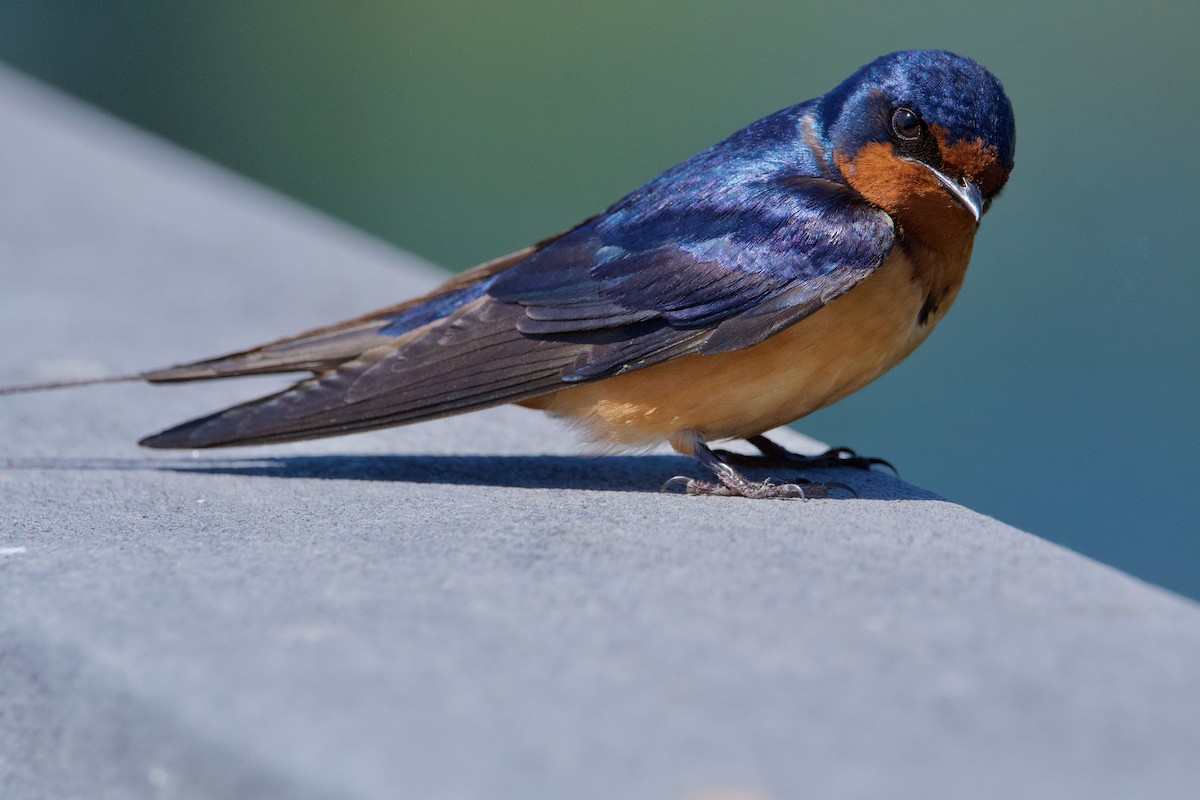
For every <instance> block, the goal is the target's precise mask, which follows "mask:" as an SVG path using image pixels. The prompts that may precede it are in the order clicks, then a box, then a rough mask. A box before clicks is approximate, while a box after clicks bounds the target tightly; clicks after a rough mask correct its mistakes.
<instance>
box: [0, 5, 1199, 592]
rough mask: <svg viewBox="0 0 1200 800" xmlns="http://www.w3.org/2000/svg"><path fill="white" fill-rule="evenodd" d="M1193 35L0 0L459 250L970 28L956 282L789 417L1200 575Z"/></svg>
mask: <svg viewBox="0 0 1200 800" xmlns="http://www.w3.org/2000/svg"><path fill="white" fill-rule="evenodd" d="M1198 34H1200V4H1197V3H1196V2H1195V1H1194V0H1188V1H1187V2H1144V3H1138V4H1130V3H1123V2H1113V1H1112V0H1106V1H1105V2H1098V3H1093V4H1088V5H1086V6H1084V5H1059V6H1053V5H1047V4H1041V3H1029V2H1018V3H1010V4H998V3H991V2H980V1H979V0H970V1H969V2H909V3H904V4H895V5H892V4H882V3H867V2H845V3H819V4H817V3H804V2H797V1H796V0H787V1H786V2H785V1H783V0H777V1H775V2H766V1H763V0H759V1H758V2H747V3H737V4H734V3H715V2H692V3H686V2H678V1H676V2H659V3H648V2H637V3H634V2H606V3H576V2H559V3H550V2H536V0H510V2H507V3H487V2H477V1H476V0H471V1H470V2H440V3H433V2H404V3H389V2H384V0H372V1H369V2H356V3H350V2H347V3H337V4H334V3H315V2H286V3H285V2H229V1H228V0H226V1H224V2H215V1H211V2H202V3H201V2H191V3H165V2H163V3H152V2H140V3H139V2H110V3H91V2H79V3H65V2H0V58H3V59H5V60H7V61H8V62H10V63H12V64H14V65H16V66H18V67H20V68H21V69H24V70H26V71H28V72H30V73H32V74H34V75H37V76H40V77H43V78H45V79H46V80H48V81H50V82H52V83H54V84H56V85H58V86H61V87H63V88H65V89H67V90H68V91H70V92H73V93H75V94H77V95H79V96H81V97H83V98H85V99H87V100H89V101H92V102H94V103H97V104H99V105H101V106H104V107H106V108H108V109H111V110H112V111H113V112H115V113H116V114H119V115H121V116H123V117H125V118H128V119H130V120H132V121H133V122H135V123H137V124H138V125H141V126H143V127H145V128H148V129H150V130H152V131H156V132H158V133H160V134H162V135H164V136H166V137H168V138H170V139H172V140H174V141H176V142H179V143H180V144H182V145H183V146H185V147H187V148H190V149H192V150H195V151H196V152H199V153H201V154H204V155H206V156H208V157H211V158H213V159H214V160H216V161H219V162H221V163H223V164H227V165H229V166H231V167H232V168H234V169H236V170H238V171H240V172H243V173H245V174H247V175H249V176H250V177H252V178H254V179H256V180H259V181H262V182H264V183H267V184H269V185H271V186H274V187H277V188H278V189H280V190H281V191H284V192H286V193H288V194H291V195H293V196H295V197H297V198H299V199H300V200H302V201H304V202H307V203H311V204H312V205H314V206H317V207H319V208H322V209H325V210H327V211H329V212H331V213H333V214H335V215H337V216H339V217H342V218H344V219H346V220H348V221H350V222H351V223H353V224H355V225H357V226H359V227H362V228H364V229H366V230H368V231H370V232H373V233H375V234H377V235H379V236H381V237H383V238H386V239H388V240H390V241H392V242H395V243H396V244H398V245H400V246H402V247H405V248H406V249H409V250H411V251H414V252H416V253H418V254H421V255H423V256H426V257H427V258H429V259H431V260H433V261H436V262H439V263H441V264H444V265H446V266H449V267H451V268H455V269H460V268H464V267H467V266H469V265H471V264H473V263H475V262H478V261H482V260H485V259H488V258H491V257H493V256H495V255H498V254H501V253H504V252H508V251H511V250H515V249H518V248H520V247H523V246H525V245H526V244H528V243H530V242H532V241H534V240H536V239H539V238H542V237H544V236H546V235H548V234H551V233H554V232H556V231H558V230H561V229H563V228H565V227H567V226H569V225H571V224H573V223H574V222H576V221H578V220H579V219H581V218H583V217H585V216H588V215H590V214H592V213H595V212H596V211H598V210H600V209H602V208H604V207H605V206H606V205H608V204H609V203H611V202H612V201H614V200H616V199H617V198H619V197H620V196H621V195H623V194H624V193H626V192H627V191H629V190H630V189H632V188H634V187H635V186H637V185H638V184H640V183H641V182H643V181H645V180H646V179H648V178H650V177H652V176H653V175H655V174H656V173H658V172H659V171H661V170H662V169H664V168H666V167H668V166H670V165H672V164H674V163H676V162H678V161H680V160H682V159H684V158H686V157H688V156H689V155H691V154H692V153H694V152H696V151H698V150H700V149H702V148H704V147H706V146H708V145H709V144H712V143H713V142H715V141H717V140H718V139H720V138H723V137H724V136H726V135H727V134H729V133H731V132H732V131H734V130H736V129H737V128H740V127H742V126H743V125H745V124H746V123H748V122H750V121H752V120H754V119H756V118H758V117H761V116H763V115H765V114H767V113H770V112H772V111H774V110H776V109H777V108H780V107H783V106H786V105H790V104H792V103H795V102H798V101H801V100H804V99H807V98H809V97H812V96H814V95H818V94H821V93H823V92H824V91H826V90H827V89H829V88H831V87H832V86H834V85H835V84H836V83H837V82H838V81H840V80H841V79H842V78H844V77H845V76H846V75H848V74H849V73H850V72H851V71H852V70H854V69H855V68H856V67H858V66H859V65H861V64H863V63H865V62H866V61H869V60H870V59H872V58H874V57H875V56H877V55H880V54H882V53H885V52H888V51H891V50H897V49H903V48H912V47H944V48H947V49H951V50H955V51H957V52H960V53H963V54H965V55H970V56H972V57H973V58H975V59H977V60H979V61H980V62H982V63H983V64H985V65H986V66H988V67H989V68H990V69H992V70H993V71H994V72H995V73H996V74H997V75H999V76H1000V78H1001V80H1003V81H1004V83H1005V85H1006V87H1007V88H1008V91H1009V94H1010V96H1011V97H1012V99H1013V103H1014V106H1015V108H1016V113H1017V128H1018V145H1017V167H1016V171H1015V172H1014V174H1013V178H1012V181H1011V182H1010V187H1009V188H1008V189H1007V190H1006V192H1005V194H1004V196H1003V197H1002V198H1001V199H1000V200H999V201H998V202H997V203H996V205H995V208H994V209H993V211H992V213H991V214H989V215H988V218H987V219H986V220H985V224H984V226H983V229H982V231H981V234H980V237H979V239H978V242H977V245H976V254H975V259H974V262H973V265H972V270H971V274H970V276H969V278H968V281H967V285H966V287H965V289H964V290H963V293H962V295H961V296H960V298H959V301H958V304H957V307H956V308H955V310H954V312H953V313H951V314H950V316H949V318H948V319H947V320H946V322H944V323H943V325H942V327H941V330H939V331H938V332H937V333H936V334H935V335H934V336H933V337H932V338H931V339H930V341H929V342H928V343H927V344H926V345H925V346H924V347H923V348H922V349H921V350H920V351H919V352H918V353H917V354H915V355H914V356H913V357H912V358H911V359H910V360H909V361H908V362H907V363H906V364H905V365H903V366H902V367H900V368H899V369H897V370H895V371H894V372H893V373H891V374H889V375H888V376H886V377H885V378H883V379H882V380H880V381H878V382H877V383H876V384H875V385H873V386H871V387H869V388H868V389H866V390H864V391H863V392H861V393H859V394H858V395H856V396H855V397H852V398H850V399H848V400H846V401H844V402H843V403H841V404H839V405H838V406H836V407H834V408H832V409H828V410H826V411H823V412H820V413H818V414H816V415H814V416H813V417H811V418H809V419H808V420H806V421H805V422H804V423H803V424H802V425H801V427H802V428H803V429H804V430H805V431H806V432H808V433H810V434H812V435H814V436H817V437H819V438H823V439H825V440H827V441H831V442H833V443H835V444H841V443H846V444H851V445H853V446H854V447H856V448H858V449H860V450H862V451H864V452H867V453H870V454H878V455H882V456H886V457H887V458H889V459H892V460H893V461H895V463H897V464H898V465H899V466H900V468H901V470H902V473H903V475H904V477H906V478H908V479H910V480H913V481H914V482H916V483H919V484H922V485H925V486H928V487H931V488H934V489H936V490H938V491H940V492H943V493H944V494H945V495H946V496H948V497H950V498H952V499H954V500H957V501H960V502H963V503H965V504H967V505H970V506H972V507H974V508H977V509H979V510H981V511H984V512H987V513H991V514H994V515H996V516H998V517H1000V518H1001V519H1004V520H1006V521H1009V522H1012V523H1014V524H1015V525H1018V526H1019V527H1023V528H1026V529H1028V530H1031V531H1033V532H1035V533H1038V534H1040V535H1042V536H1045V537H1046V538H1049V539H1051V540H1054V541H1057V542H1061V543H1063V544H1065V545H1067V546H1069V547H1072V548H1075V549H1077V550H1080V551H1082V552H1084V553H1087V554H1090V555H1092V556H1094V557H1096V558H1098V559H1100V560H1103V561H1106V562H1108V563H1111V564H1114V565H1116V566H1118V567H1120V568H1122V569H1124V570H1127V571H1130V572H1132V573H1134V574H1137V575H1140V576H1143V577H1145V578H1147V579H1149V580H1151V581H1154V582H1157V583H1160V584H1162V585H1164V586H1167V587H1170V588H1172V589H1175V590H1176V591H1180V592H1183V593H1185V594H1189V595H1191V596H1193V597H1200V491H1198V489H1197V484H1198V483H1200V468H1198V467H1197V464H1196V455H1195V453H1194V452H1193V451H1194V450H1196V448H1197V446H1198V445H1200V414H1198V413H1197V403H1196V399H1195V398H1196V395H1197V391H1198V390H1200V347H1198V345H1200V333H1198V328H1197V321H1196V314H1197V311H1196V310H1197V308H1198V306H1200V303H1198V301H1200V269H1198V268H1197V257H1196V246H1195V243H1194V238H1195V230H1196V220H1197V219H1198V218H1200V214H1198V212H1200V203H1198V201H1197V186H1200V156H1198V153H1200V149H1198V148H1197V145H1196V143H1197V142H1198V141H1200V100H1198V98H1200V55H1198V53H1200V49H1197V48H1196V46H1195V41H1196V39H1197V35H1198ZM214 235H219V232H214ZM393 299H394V298H380V303H381V304H383V303H385V302H388V301H391V300H393ZM319 322H324V320H314V323H319ZM281 333H282V332H281ZM796 513H797V514H803V513H804V509H803V508H801V507H798V508H797V510H796Z"/></svg>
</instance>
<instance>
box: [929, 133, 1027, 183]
mask: <svg viewBox="0 0 1200 800" xmlns="http://www.w3.org/2000/svg"><path fill="white" fill-rule="evenodd" d="M929 129H930V130H931V131H933V135H934V136H935V137H936V138H937V141H938V149H939V150H940V151H941V153H942V168H943V169H944V170H945V171H946V172H948V173H950V174H951V175H962V176H964V177H966V178H967V179H968V180H971V181H973V182H974V183H975V185H977V186H978V187H979V188H980V189H981V190H982V191H983V196H984V197H991V196H993V195H994V194H996V192H998V191H1000V187H1002V186H1004V182H1005V181H1007V180H1008V173H1010V172H1012V167H1011V166H1005V165H1004V164H1003V163H1001V161H1000V151H999V150H997V149H996V148H995V147H993V146H990V145H985V144H984V143H983V140H982V139H972V140H967V139H959V140H957V141H956V142H954V143H953V144H947V142H948V141H949V139H950V136H949V132H948V131H947V130H946V129H945V128H943V127H942V126H940V125H930V126H929Z"/></svg>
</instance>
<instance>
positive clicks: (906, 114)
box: [892, 106, 921, 142]
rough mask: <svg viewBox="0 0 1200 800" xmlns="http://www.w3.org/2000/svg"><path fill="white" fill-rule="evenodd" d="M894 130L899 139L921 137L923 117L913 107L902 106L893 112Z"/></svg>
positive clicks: (909, 139)
mask: <svg viewBox="0 0 1200 800" xmlns="http://www.w3.org/2000/svg"><path fill="white" fill-rule="evenodd" d="M892 132H893V133H895V134H896V137H897V138H899V139H904V140H906V141H910V142H911V141H913V140H915V139H919V138H921V118H920V117H918V116H917V114H916V112H914V111H913V110H912V109H911V108H904V107H903V106H901V107H900V108H897V109H896V110H895V111H893V112H892Z"/></svg>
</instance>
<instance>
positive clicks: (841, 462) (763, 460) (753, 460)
mask: <svg viewBox="0 0 1200 800" xmlns="http://www.w3.org/2000/svg"><path fill="white" fill-rule="evenodd" d="M747 441H749V442H750V444H752V445H754V446H755V447H756V448H758V450H759V453H758V454H757V455H749V454H746V453H734V452H732V451H730V450H714V451H713V452H714V453H716V454H717V455H718V456H720V458H721V460H722V461H724V462H726V463H727V464H737V465H738V466H742V467H776V468H778V467H789V468H792V469H832V468H836V467H851V468H853V469H861V470H870V469H871V467H873V466H875V465H876V464H878V465H879V466H881V467H887V468H888V469H890V470H891V471H892V473H893V474H894V475H895V476H896V477H897V478H898V477H900V472H899V471H898V470H897V469H896V467H895V466H893V465H892V463H891V462H890V461H887V460H885V459H882V458H872V457H869V456H860V455H859V454H858V453H857V452H855V451H854V450H851V449H850V448H849V447H831V448H829V449H828V450H826V451H825V452H824V453H819V454H817V455H815V456H802V455H799V454H798V453H793V452H792V451H791V450H788V449H787V448H785V447H782V446H780V445H778V444H776V443H775V442H773V441H771V440H770V439H768V438H766V437H765V436H754V437H751V438H750V439H748V440H747Z"/></svg>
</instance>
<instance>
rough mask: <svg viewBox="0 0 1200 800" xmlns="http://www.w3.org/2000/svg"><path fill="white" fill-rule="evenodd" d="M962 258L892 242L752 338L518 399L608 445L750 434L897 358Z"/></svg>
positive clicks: (818, 404) (929, 316)
mask: <svg viewBox="0 0 1200 800" xmlns="http://www.w3.org/2000/svg"><path fill="white" fill-rule="evenodd" d="M969 256H970V247H969V245H968V246H967V247H966V248H965V251H964V252H962V253H957V254H955V255H951V256H944V257H941V259H940V263H932V261H931V258H932V256H931V255H930V254H929V253H924V258H918V257H915V256H914V255H913V252H912V251H911V250H907V249H905V248H901V247H897V248H896V249H895V250H893V252H892V253H891V254H890V255H889V257H888V259H887V260H886V261H885V262H884V263H883V264H882V265H881V266H880V267H879V269H877V270H876V271H875V272H874V273H872V274H871V275H870V276H869V277H868V278H866V279H865V280H864V281H863V282H862V283H860V284H859V285H858V286H856V287H855V288H853V289H851V290H850V291H849V292H847V293H846V294H844V295H842V296H841V297H839V298H838V299H836V300H834V301H833V302H831V303H829V304H828V305H826V306H825V307H823V308H821V309H820V310H819V311H817V312H816V313H814V314H812V315H811V316H809V317H807V318H805V319H803V320H801V321H800V322H798V323H796V324H795V325H792V326H791V327H789V328H786V329H785V330H783V331H781V332H779V333H777V334H775V335H774V336H772V337H771V338H769V339H767V340H765V341H763V342H761V343H759V344H756V345H754V346H751V347H748V348H745V349H743V350H737V351H733V352H728V353H721V354H718V355H708V356H705V355H689V356H684V357H681V358H678V359H675V360H672V361H668V362H665V363H662V364H658V365H655V366H652V367H647V368H645V369H642V370H638V371H635V372H629V373H625V374H623V375H618V376H615V377H612V378H606V379H604V380H600V381H596V382H594V383H589V384H584V385H581V386H576V387H572V388H569V389H564V390H562V391H559V392H556V393H554V394H550V395H543V396H541V397H536V398H532V399H530V400H527V401H524V402H523V403H522V405H525V406H528V407H532V408H539V409H543V410H545V411H547V412H549V413H551V414H554V415H556V416H561V417H566V418H568V419H571V420H573V421H576V422H578V423H579V424H581V425H582V427H583V428H584V430H585V431H586V432H587V434H588V435H589V438H591V439H593V440H595V441H597V442H602V443H607V444H612V445H628V446H639V445H646V444H651V443H655V442H657V441H661V440H662V439H663V438H666V437H670V436H671V434H674V433H677V432H684V431H689V432H695V433H698V434H700V435H701V436H702V437H704V438H705V439H706V440H714V439H727V438H745V437H748V436H753V435H756V434H758V433H762V432H763V431H766V430H770V429H771V428H774V427H777V426H779V425H784V424H786V423H789V422H792V421H794V420H797V419H799V418H801V417H803V416H805V415H807V414H810V413H812V412H813V411H816V410H817V409H819V408H823V407H825V406H827V405H829V404H830V403H833V402H835V401H837V400H839V399H841V398H843V397H845V396H846V395H848V394H850V393H851V392H854V391H856V390H857V389H860V388H862V387H863V386H865V385H866V384H868V383H870V382H871V381H872V380H874V379H875V378H877V377H879V376H880V375H882V374H883V373H884V372H886V371H887V370H888V369H890V368H891V367H893V366H895V365H896V364H897V363H899V362H900V361H901V360H902V359H903V358H904V357H905V356H907V355H908V354H909V353H911V352H912V351H913V350H914V349H915V348H916V347H917V345H919V344H920V343H921V342H922V341H924V339H925V337H926V336H928V335H929V332H930V331H931V330H932V329H933V328H934V326H935V325H936V324H937V323H938V321H940V319H941V317H942V316H943V315H944V314H945V312H946V310H947V309H948V308H949V307H950V304H951V303H952V302H953V300H954V296H955V295H956V294H957V292H958V287H959V286H960V285H961V282H962V277H963V274H964V273H965V271H966V265H967V260H968V258H969ZM931 276H934V277H936V279H937V280H938V281H939V285H938V286H931V285H930V277H931ZM931 297H936V298H937V299H936V301H931Z"/></svg>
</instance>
